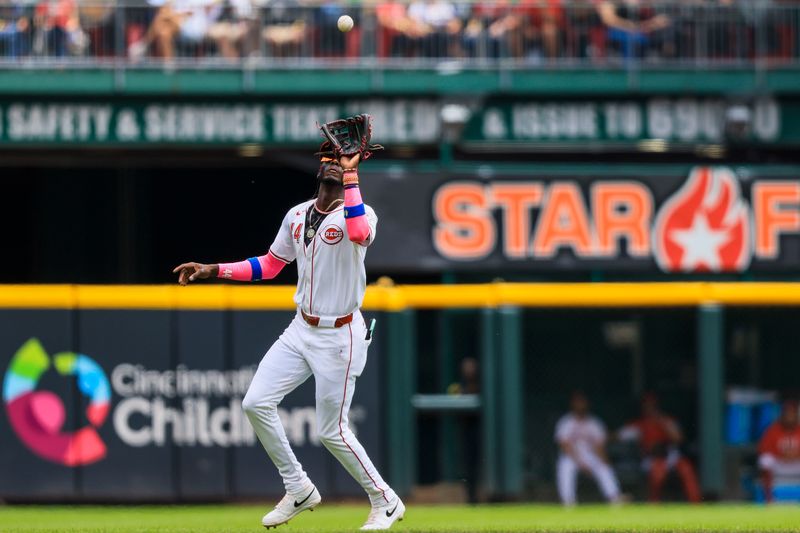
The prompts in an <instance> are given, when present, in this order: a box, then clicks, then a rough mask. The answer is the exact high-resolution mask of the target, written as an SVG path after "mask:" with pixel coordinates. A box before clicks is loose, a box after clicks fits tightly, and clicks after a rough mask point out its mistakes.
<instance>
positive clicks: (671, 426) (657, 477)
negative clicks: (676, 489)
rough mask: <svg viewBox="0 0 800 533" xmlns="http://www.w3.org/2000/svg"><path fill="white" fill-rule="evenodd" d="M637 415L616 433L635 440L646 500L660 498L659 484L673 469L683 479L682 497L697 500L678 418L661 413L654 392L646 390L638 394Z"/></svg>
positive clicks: (656, 500) (697, 486)
mask: <svg viewBox="0 0 800 533" xmlns="http://www.w3.org/2000/svg"><path fill="white" fill-rule="evenodd" d="M641 409H642V414H641V416H640V417H639V418H638V419H636V420H633V421H631V422H629V423H628V424H626V425H625V426H623V427H622V428H621V429H620V430H619V431H618V432H617V436H618V437H619V438H620V439H621V440H638V441H639V446H640V448H641V450H642V454H643V455H644V461H643V463H642V466H643V467H644V469H645V471H646V472H647V483H648V492H649V496H648V498H649V500H650V501H651V502H653V503H655V502H658V501H660V500H661V488H662V487H663V486H664V483H665V481H666V479H667V474H669V472H670V471H672V470H675V471H676V472H677V473H678V476H679V477H680V478H681V482H682V483H683V492H684V493H685V494H686V499H688V500H689V501H690V502H692V503H700V500H701V494H700V485H699V483H698V482H697V474H696V473H695V471H694V466H693V465H692V462H691V461H689V459H687V458H686V457H684V455H683V454H682V453H681V450H680V445H681V444H682V443H683V432H682V431H681V428H680V426H679V425H678V421H677V420H675V419H674V418H672V417H671V416H669V415H667V414H665V413H663V412H662V411H661V408H660V407H659V402H658V396H656V395H655V393H652V392H648V393H646V394H645V395H644V396H642V402H641Z"/></svg>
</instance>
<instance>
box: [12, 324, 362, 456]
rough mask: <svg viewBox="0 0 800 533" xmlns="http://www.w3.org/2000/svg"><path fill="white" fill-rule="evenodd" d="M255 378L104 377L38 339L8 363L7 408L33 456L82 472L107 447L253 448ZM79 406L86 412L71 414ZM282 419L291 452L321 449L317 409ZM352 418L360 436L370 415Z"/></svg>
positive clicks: (221, 374)
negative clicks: (248, 397) (67, 393)
mask: <svg viewBox="0 0 800 533" xmlns="http://www.w3.org/2000/svg"><path fill="white" fill-rule="evenodd" d="M48 373H53V375H55V376H56V377H58V378H65V379H74V380H75V384H76V385H77V391H78V392H79V393H80V395H81V396H82V398H83V399H82V400H81V401H80V402H74V401H65V399H64V398H62V397H60V396H59V395H58V394H56V393H55V392H53V391H50V390H47V389H46V388H45V387H43V386H42V383H40V382H41V380H42V378H43V377H44V376H45V375H47V374H48ZM254 373H255V367H253V366H245V367H241V368H237V369H230V370H216V369H211V370H200V369H191V368H187V367H186V366H183V365H179V366H178V367H177V368H175V369H168V370H156V369H149V368H146V367H144V366H142V365H139V364H136V363H134V362H130V363H121V364H117V365H115V366H113V367H112V368H110V372H108V373H106V370H105V369H104V368H103V367H102V366H101V365H100V363H99V362H98V361H97V360H95V359H94V358H93V357H90V356H88V355H84V354H80V353H75V352H58V353H55V354H54V355H52V356H50V355H49V354H48V353H47V351H45V348H44V347H43V346H42V344H41V342H40V341H39V340H38V339H35V338H32V339H29V340H28V341H26V342H25V343H24V344H23V345H22V346H20V348H19V349H18V350H17V351H16V353H15V354H14V355H13V357H12V358H11V361H10V362H9V365H8V368H7V369H6V373H5V376H4V378H3V401H4V403H5V409H6V414H7V416H8V421H9V424H10V426H11V429H12V430H13V432H14V433H15V434H16V436H17V438H18V439H19V440H20V441H21V442H22V444H23V445H24V446H25V447H26V448H27V449H28V450H30V452H32V453H33V454H35V455H37V456H39V457H40V458H42V459H46V460H48V461H52V462H54V463H58V464H62V465H65V466H81V465H88V464H92V463H96V462H98V461H101V460H103V459H104V458H105V457H106V456H107V455H108V453H109V447H108V446H107V445H108V443H109V440H108V439H115V440H117V439H118V440H119V441H121V442H122V444H123V445H125V446H130V447H134V448H141V447H146V446H155V447H163V446H170V445H172V446H181V447H193V446H202V447H211V446H218V447H224V448H227V447H242V446H255V445H256V442H257V441H256V437H255V433H254V432H253V429H252V427H251V426H250V423H249V421H248V420H247V419H246V417H245V415H244V413H243V411H242V409H241V402H242V398H243V397H244V394H245V393H246V391H247V388H248V387H249V385H250V381H251V380H252V378H253V374H254ZM50 383H52V381H50ZM78 403H80V405H81V411H80V412H73V413H69V412H68V411H69V410H70V407H75V406H76V405H77V404H78ZM312 403H313V400H312ZM278 415H279V416H280V419H281V422H282V423H283V425H284V428H285V429H286V434H287V438H288V439H289V441H290V442H291V444H292V445H293V446H304V445H308V444H311V445H313V446H319V445H320V441H319V436H318V434H317V429H316V414H315V410H314V407H313V406H312V405H308V406H302V407H294V408H290V409H283V408H279V409H278ZM352 415H354V416H351V428H352V429H353V430H354V431H355V430H356V428H355V426H354V423H358V422H360V421H363V419H364V416H365V414H364V409H363V408H361V407H357V408H356V409H355V411H353V413H352ZM68 420H73V421H76V423H74V424H72V426H74V427H69V428H68V427H67V421H68ZM109 426H110V427H109Z"/></svg>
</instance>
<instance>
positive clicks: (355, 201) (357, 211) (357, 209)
mask: <svg viewBox="0 0 800 533" xmlns="http://www.w3.org/2000/svg"><path fill="white" fill-rule="evenodd" d="M360 159H361V156H360V155H359V154H356V155H354V156H353V157H348V156H342V157H341V158H339V163H340V164H341V165H342V169H343V170H342V174H343V176H342V184H343V185H344V221H345V224H346V225H347V238H348V239H350V240H351V241H352V242H354V243H357V244H366V243H367V242H368V241H369V238H370V234H371V232H370V227H369V221H368V220H367V211H366V206H365V205H364V200H362V199H361V189H359V187H358V162H359V160H360Z"/></svg>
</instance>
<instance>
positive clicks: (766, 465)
mask: <svg viewBox="0 0 800 533" xmlns="http://www.w3.org/2000/svg"><path fill="white" fill-rule="evenodd" d="M758 453H759V455H758V466H759V468H760V469H761V480H762V483H763V484H764V495H765V497H766V500H767V502H772V500H773V497H774V493H773V488H774V486H775V484H776V482H777V483H783V482H793V483H794V484H798V483H800V423H798V402H797V400H785V401H784V402H783V404H782V405H781V417H780V419H779V420H778V421H777V422H775V423H774V424H772V425H771V426H770V427H769V428H767V430H766V432H764V435H763V436H762V437H761V442H759V444H758Z"/></svg>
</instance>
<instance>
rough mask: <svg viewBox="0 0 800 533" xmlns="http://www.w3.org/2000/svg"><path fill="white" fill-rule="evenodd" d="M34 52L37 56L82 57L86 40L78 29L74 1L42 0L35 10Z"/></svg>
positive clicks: (78, 22) (78, 19)
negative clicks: (68, 55)
mask: <svg viewBox="0 0 800 533" xmlns="http://www.w3.org/2000/svg"><path fill="white" fill-rule="evenodd" d="M34 28H35V32H36V33H35V36H34V42H33V48H34V52H35V53H36V54H37V55H47V56H55V57H64V56H65V55H67V54H70V55H81V54H83V52H84V51H86V48H88V46H89V38H88V37H87V35H86V33H85V32H84V31H83V30H82V29H81V25H80V18H79V17H78V3H77V1H76V0H43V1H41V2H39V3H38V4H36V9H35V11H34Z"/></svg>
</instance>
